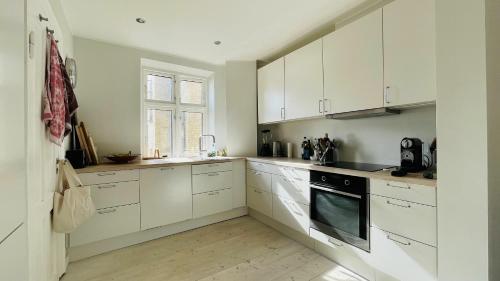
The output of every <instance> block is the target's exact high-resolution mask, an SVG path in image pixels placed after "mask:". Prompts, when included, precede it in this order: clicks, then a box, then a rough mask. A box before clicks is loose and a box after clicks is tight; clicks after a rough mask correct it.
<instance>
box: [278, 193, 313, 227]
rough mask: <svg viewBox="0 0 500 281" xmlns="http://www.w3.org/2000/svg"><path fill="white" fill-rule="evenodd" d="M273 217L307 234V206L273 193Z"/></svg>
mask: <svg viewBox="0 0 500 281" xmlns="http://www.w3.org/2000/svg"><path fill="white" fill-rule="evenodd" d="M273 219H275V220H276V221H278V222H280V223H282V224H284V225H287V226H289V227H291V228H293V229H295V230H297V231H298V232H301V233H304V234H309V206H308V205H305V204H301V203H298V202H295V201H292V200H289V199H286V198H282V197H280V196H277V195H273Z"/></svg>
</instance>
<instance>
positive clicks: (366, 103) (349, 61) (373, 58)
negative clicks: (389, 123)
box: [323, 9, 384, 114]
mask: <svg viewBox="0 0 500 281" xmlns="http://www.w3.org/2000/svg"><path fill="white" fill-rule="evenodd" d="M323 65H324V85H325V86H324V87H325V91H324V93H325V113H326V114H328V113H340V112H349V111H355V110H363V109H371V108H378V107H383V106H384V100H383V86H384V85H383V83H384V82H383V81H384V80H383V76H384V75H383V69H384V68H383V50H382V10H381V9H379V10H376V11H374V12H372V13H370V14H368V15H366V16H364V17H362V18H360V19H359V20H357V21H355V22H353V23H350V24H348V25H346V26H344V27H342V28H340V29H339V30H337V31H335V32H333V33H331V34H329V35H326V36H325V37H323Z"/></svg>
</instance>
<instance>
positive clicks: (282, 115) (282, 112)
mask: <svg viewBox="0 0 500 281" xmlns="http://www.w3.org/2000/svg"><path fill="white" fill-rule="evenodd" d="M281 120H285V108H284V107H282V108H281Z"/></svg>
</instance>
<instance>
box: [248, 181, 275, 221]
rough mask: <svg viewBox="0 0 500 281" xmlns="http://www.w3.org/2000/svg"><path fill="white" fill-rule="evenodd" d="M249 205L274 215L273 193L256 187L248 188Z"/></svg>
mask: <svg viewBox="0 0 500 281" xmlns="http://www.w3.org/2000/svg"><path fill="white" fill-rule="evenodd" d="M247 200H248V207H250V208H252V209H254V210H256V211H258V212H260V213H262V214H264V215H266V216H268V217H271V216H272V215H273V195H272V193H271V192H267V191H263V190H261V189H258V188H255V187H248V189H247Z"/></svg>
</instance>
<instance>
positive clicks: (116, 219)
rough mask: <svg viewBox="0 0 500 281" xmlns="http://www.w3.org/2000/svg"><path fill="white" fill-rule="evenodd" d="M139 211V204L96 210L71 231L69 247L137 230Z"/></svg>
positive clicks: (138, 226) (138, 227)
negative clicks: (90, 216)
mask: <svg viewBox="0 0 500 281" xmlns="http://www.w3.org/2000/svg"><path fill="white" fill-rule="evenodd" d="M140 213H141V208H140V204H132V205H127V206H121V207H114V208H107V209H101V210H97V212H96V214H95V215H94V216H93V217H92V218H90V219H89V220H88V221H86V222H85V223H84V224H82V225H81V226H80V227H79V228H78V229H77V230H76V231H75V232H73V233H71V236H70V244H71V247H75V246H79V245H83V244H87V243H91V242H95V241H100V240H104V239H108V238H111V237H116V236H120V235H124V234H128V233H132V232H137V231H139V229H140V215H141V214H140Z"/></svg>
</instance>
